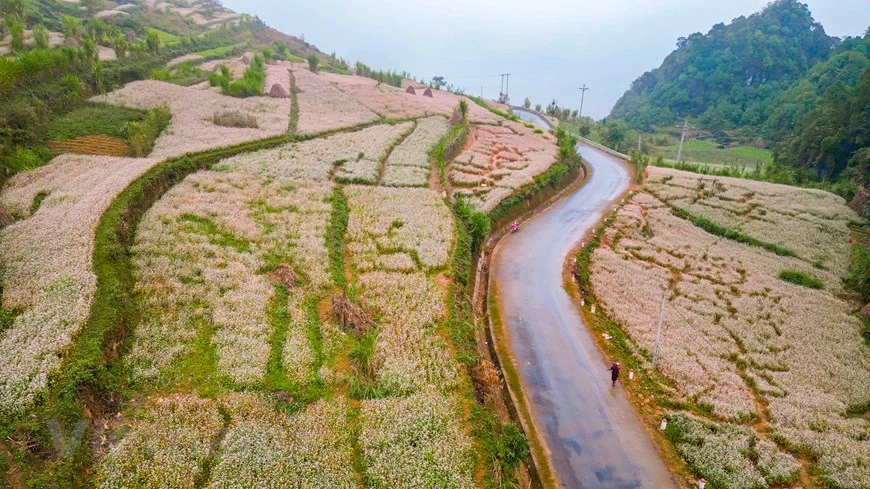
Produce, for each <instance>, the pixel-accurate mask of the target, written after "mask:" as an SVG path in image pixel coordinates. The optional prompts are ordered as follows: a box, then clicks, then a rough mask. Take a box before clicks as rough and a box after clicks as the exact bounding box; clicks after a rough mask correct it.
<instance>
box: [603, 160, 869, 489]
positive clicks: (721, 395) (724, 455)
mask: <svg viewBox="0 0 870 489" xmlns="http://www.w3.org/2000/svg"><path fill="white" fill-rule="evenodd" d="M646 189H648V190H649V192H651V193H646V192H641V193H638V194H636V195H635V196H634V197H633V198H632V199H631V200H630V201H629V202H628V203H627V204H625V205H624V206H623V207H622V208H621V209H620V210H619V211H618V213H617V214H616V218H615V220H614V222H613V224H612V225H611V226H609V227H608V228H607V229H606V230H605V231H604V233H603V235H602V236H601V244H600V245H599V247H598V248H597V249H596V250H595V251H594V253H593V255H592V261H591V263H590V272H591V277H590V278H591V284H592V287H593V290H594V294H595V296H596V297H597V298H598V299H599V300H600V301H601V303H602V308H603V309H604V310H605V311H606V313H607V314H608V316H609V317H610V318H612V319H613V320H615V321H616V322H618V323H619V324H620V325H622V327H624V329H625V331H626V332H627V333H628V334H629V336H630V338H631V341H632V342H633V343H634V344H635V345H637V347H639V348H640V349H641V350H642V351H647V352H649V351H652V348H653V342H654V339H655V334H656V318H657V315H658V309H659V301H660V297H661V294H662V292H663V291H666V298H667V303H666V306H665V309H664V322H663V327H662V332H663V333H662V338H663V339H662V341H661V344H660V346H659V351H658V353H659V364H658V368H660V370H661V371H662V373H663V374H664V375H665V376H666V377H667V378H668V379H670V380H671V381H672V382H673V383H674V385H675V386H676V388H677V389H678V391H679V393H680V395H681V396H683V397H684V398H685V399H686V400H689V401H691V402H692V403H695V404H696V405H698V406H701V407H702V408H703V409H706V410H707V411H708V412H709V413H710V414H711V416H712V417H713V419H715V420H716V422H715V423H714V424H715V426H718V427H714V428H709V426H713V425H709V426H708V424H709V423H708V422H705V421H698V420H696V419H695V418H693V417H686V416H685V415H683V414H679V415H674V416H675V417H674V418H673V419H678V420H680V422H679V423H677V424H675V425H673V426H672V427H669V428H668V429H669V430H672V431H673V432H674V433H675V434H676V437H677V439H678V442H677V448H678V450H679V451H680V453H681V454H682V455H683V456H684V457H685V458H686V459H687V461H688V462H689V463H690V465H692V466H693V468H694V469H695V470H696V472H700V473H701V474H704V476H705V477H706V478H707V479H708V480H710V481H714V480H715V481H718V482H716V484H717V485H716V487H720V486H721V487H735V488H738V487H739V488H743V487H745V488H749V487H765V486H766V485H767V484H774V483H779V482H791V481H794V480H796V478H797V472H798V470H797V466H798V463H797V461H795V460H794V458H793V457H792V455H789V454H788V453H784V452H783V451H782V449H784V448H787V449H789V450H790V451H792V453H798V452H804V453H808V454H811V456H812V457H815V458H816V459H817V463H818V468H819V470H820V471H821V473H822V474H823V477H824V478H825V480H828V481H830V483H831V484H832V485H833V486H834V487H844V488H853V489H858V488H863V487H870V471H868V470H867V466H868V465H867V464H868V463H870V443H868V440H870V426H868V424H867V421H866V419H862V418H860V417H855V416H851V415H848V414H847V413H848V412H849V411H850V408H852V406H857V405H861V404H862V403H866V402H867V399H868V398H870V372H868V365H870V350H868V349H867V346H866V345H865V344H864V340H862V338H861V333H860V332H861V328H862V324H861V321H860V320H859V319H858V318H857V317H856V316H854V315H853V314H851V312H852V311H854V309H855V306H854V305H853V304H851V303H850V302H848V300H847V299H846V298H844V294H843V290H842V286H841V282H840V277H841V276H842V275H843V273H844V272H845V269H846V266H847V264H846V263H844V261H843V259H842V257H844V256H845V257H847V256H848V247H849V239H850V236H849V230H848V228H847V224H848V223H849V221H850V220H855V219H857V216H855V214H854V213H853V212H852V211H851V210H849V209H848V208H847V207H846V206H845V203H844V202H843V201H842V199H839V198H838V197H835V196H833V195H831V194H828V193H826V192H822V191H818V190H804V189H799V188H794V187H786V186H783V185H774V184H767V183H761V182H752V181H747V180H740V179H734V178H723V177H709V176H703V175H697V174H691V173H687V172H681V171H677V170H669V169H663V168H649V174H648V182H647V183H646ZM683 212H688V214H687V215H684V214H682V213H683ZM687 216H688V217H687ZM695 216H700V218H702V219H706V220H709V221H712V222H714V223H716V225H719V226H722V227H724V228H728V229H735V230H738V231H739V232H740V233H743V234H744V235H745V236H748V237H749V238H751V239H754V240H757V242H760V243H769V244H770V245H768V249H765V248H763V247H762V246H752V245H750V244H743V243H739V242H736V241H735V240H729V239H725V238H723V237H720V236H718V235H714V234H710V233H708V232H707V231H705V230H703V229H702V228H701V227H698V226H696V225H695V224H693V222H698V221H697V219H696V217H695ZM689 218H691V219H695V221H691V220H689ZM784 247H788V250H784ZM769 250H770V251H769ZM790 255H793V256H790ZM783 271H794V272H798V273H801V274H805V275H806V276H809V277H811V278H813V279H815V280H817V281H819V286H818V287H814V288H809V287H805V286H802V285H799V284H796V283H791V282H788V281H786V280H783V279H782V278H780V276H781V274H782V272H783ZM681 416H682V417H681ZM757 420H762V421H763V422H769V424H770V431H769V432H768V431H759V432H756V431H753V429H752V423H753V422H754V421H757ZM699 423H700V424H699ZM705 423H708V424H705ZM703 426H708V427H707V428H702V427H703ZM756 437H758V440H756ZM774 441H775V442H776V443H773V442H774ZM747 444H748V445H747ZM777 446H778V447H779V448H777ZM741 447H743V448H741ZM750 448H751V450H750ZM751 451H757V452H758V453H756V454H755V455H752V454H751V453H750V452H751ZM753 453H755V452H753ZM717 454H718V455H717ZM740 454H742V455H740ZM729 457H730V458H729ZM735 457H736V458H735ZM747 457H748V458H747ZM729 474H730V475H729Z"/></svg>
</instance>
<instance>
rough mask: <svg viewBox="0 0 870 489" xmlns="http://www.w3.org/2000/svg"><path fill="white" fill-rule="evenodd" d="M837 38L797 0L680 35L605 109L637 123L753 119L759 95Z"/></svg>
mask: <svg viewBox="0 0 870 489" xmlns="http://www.w3.org/2000/svg"><path fill="white" fill-rule="evenodd" d="M834 43H835V39H834V38H832V37H829V36H828V35H827V34H825V30H824V29H823V28H822V26H821V25H820V24H818V23H817V22H816V21H815V20H813V17H812V15H811V14H810V12H809V10H808V8H807V6H806V5H805V4H803V3H800V2H798V1H797V0H778V1H776V2H774V3H771V4H769V5H768V6H767V7H766V8H765V9H764V10H762V11H761V12H760V13H756V14H753V15H750V16H749V17H742V16H741V17H738V18H736V19H734V21H733V22H732V23H731V24H729V25H727V26H726V25H725V24H721V23H720V24H716V25H715V26H713V28H712V29H711V30H710V31H709V32H708V33H707V34H701V33H695V34H692V35H690V36H689V37H688V38H681V39H680V40H679V41H678V43H677V49H676V50H675V51H674V52H673V53H671V54H670V55H669V56H668V57H667V58H665V60H664V62H663V63H662V65H661V67H659V68H657V69H655V70H652V71H649V72H647V73H644V74H643V75H642V76H641V77H639V78H638V79H637V80H635V81H634V83H632V85H631V89H630V90H629V91H628V92H626V93H625V95H623V97H622V98H621V99H620V100H619V101H618V102H617V103H616V105H615V106H614V108H613V111H612V112H611V115H610V116H611V117H613V118H620V119H624V120H625V121H627V122H629V123H630V124H632V125H633V126H635V127H638V128H649V127H650V126H651V125H653V124H662V123H671V122H672V121H674V120H675V119H676V118H677V117H678V116H686V115H688V116H694V117H697V118H699V120H700V121H701V122H702V123H703V124H704V125H705V126H707V127H710V128H711V129H728V128H733V127H737V126H739V125H745V124H751V123H757V122H758V121H759V120H760V119H761V117H760V113H763V111H764V110H765V108H764V107H763V105H764V102H765V100H766V99H767V98H768V97H770V96H771V95H772V94H775V93H778V92H779V91H781V90H783V89H785V88H787V87H788V86H789V85H790V84H791V83H793V82H794V81H795V80H797V79H798V78H799V77H801V76H803V74H804V73H806V71H807V70H809V68H810V67H812V66H813V65H814V64H816V63H818V62H820V61H823V60H824V59H826V58H827V56H828V55H829V54H830V50H831V47H832V46H833V45H834Z"/></svg>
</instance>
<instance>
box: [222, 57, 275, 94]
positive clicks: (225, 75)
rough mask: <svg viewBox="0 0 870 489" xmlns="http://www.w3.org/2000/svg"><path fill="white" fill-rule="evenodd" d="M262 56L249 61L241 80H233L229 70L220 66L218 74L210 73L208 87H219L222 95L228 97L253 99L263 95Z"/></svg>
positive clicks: (264, 74)
mask: <svg viewBox="0 0 870 489" xmlns="http://www.w3.org/2000/svg"><path fill="white" fill-rule="evenodd" d="M265 63H266V62H265V60H264V58H263V55H262V54H257V55H256V56H254V59H252V60H251V64H250V65H248V67H247V68H245V72H244V73H243V74H242V77H241V78H238V79H235V80H233V75H232V73H230V70H229V68H227V67H226V66H224V65H221V67H220V72H218V73H212V74H211V75H209V77H208V83H209V85H211V86H213V87H220V88H221V92H222V93H223V94H224V95H229V96H230V97H240V98H244V97H255V96H259V95H263V86H264V84H265V82H266V64H265Z"/></svg>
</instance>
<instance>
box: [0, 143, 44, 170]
mask: <svg viewBox="0 0 870 489" xmlns="http://www.w3.org/2000/svg"><path fill="white" fill-rule="evenodd" d="M51 157H52V153H51V151H49V150H48V149H47V148H42V147H38V148H33V149H27V148H23V147H21V146H15V148H14V149H13V150H12V153H11V154H10V155H9V156H8V157H6V158H2V157H0V161H2V160H4V159H5V160H6V161H5V163H0V173H2V174H5V175H7V176H8V175H14V174H16V173H18V172H22V171H27V170H32V169H34V168H37V167H40V166H42V165H43V164H44V163H45V162H46V161H48V160H50V159H51Z"/></svg>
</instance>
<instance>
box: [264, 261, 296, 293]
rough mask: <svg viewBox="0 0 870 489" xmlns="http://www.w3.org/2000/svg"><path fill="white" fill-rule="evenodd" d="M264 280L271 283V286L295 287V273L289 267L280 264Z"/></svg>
mask: <svg viewBox="0 0 870 489" xmlns="http://www.w3.org/2000/svg"><path fill="white" fill-rule="evenodd" d="M266 280H268V281H269V282H271V283H272V284H273V285H283V286H284V287H293V286H295V285H296V272H294V271H293V269H292V268H290V266H289V265H285V264H284V263H282V264H280V265H278V266H277V267H276V268H275V269H274V270H272V271H271V272H269V273H267V274H266Z"/></svg>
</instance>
